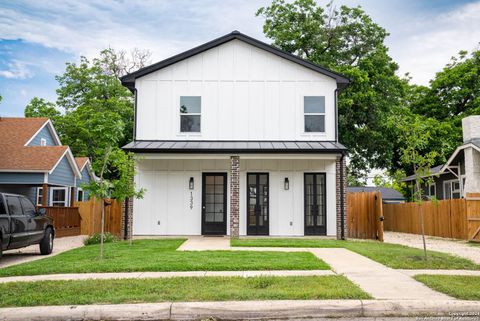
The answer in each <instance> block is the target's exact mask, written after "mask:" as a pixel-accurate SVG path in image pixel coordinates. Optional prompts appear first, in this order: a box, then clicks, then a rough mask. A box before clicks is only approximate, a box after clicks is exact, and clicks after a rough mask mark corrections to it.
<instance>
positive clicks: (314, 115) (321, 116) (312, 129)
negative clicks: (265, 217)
mask: <svg viewBox="0 0 480 321" xmlns="http://www.w3.org/2000/svg"><path fill="white" fill-rule="evenodd" d="M303 113H304V121H305V132H306V133H324V132H325V97H324V96H305V97H303Z"/></svg>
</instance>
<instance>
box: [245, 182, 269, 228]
mask: <svg viewBox="0 0 480 321" xmlns="http://www.w3.org/2000/svg"><path fill="white" fill-rule="evenodd" d="M268 212H269V208H268V174H264V173H248V174H247V235H268Z"/></svg>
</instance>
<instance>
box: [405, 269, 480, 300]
mask: <svg viewBox="0 0 480 321" xmlns="http://www.w3.org/2000/svg"><path fill="white" fill-rule="evenodd" d="M414 278H415V280H417V281H420V282H422V283H424V284H425V285H426V286H428V287H429V288H432V289H433V290H435V291H438V292H442V293H445V294H446V295H449V296H452V297H454V298H457V299H461V300H475V301H478V300H480V276H471V275H416V276H415V277H414Z"/></svg>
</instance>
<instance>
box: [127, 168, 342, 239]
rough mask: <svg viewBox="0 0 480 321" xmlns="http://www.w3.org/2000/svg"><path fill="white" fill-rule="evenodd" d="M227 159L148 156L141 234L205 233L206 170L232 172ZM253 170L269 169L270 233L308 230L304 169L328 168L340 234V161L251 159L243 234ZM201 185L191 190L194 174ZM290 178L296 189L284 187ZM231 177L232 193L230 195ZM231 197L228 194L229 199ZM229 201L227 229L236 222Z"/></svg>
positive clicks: (138, 223) (331, 210) (331, 216)
mask: <svg viewBox="0 0 480 321" xmlns="http://www.w3.org/2000/svg"><path fill="white" fill-rule="evenodd" d="M228 168H229V161H228V160H227V159H216V160H212V159H205V160H199V159H169V160H165V159H143V160H140V161H139V172H138V174H137V176H136V183H137V184H138V185H139V186H142V187H145V188H146V190H147V191H146V193H145V197H144V198H143V199H142V200H136V201H135V202H134V213H135V215H134V216H133V231H134V234H135V235H200V234H201V206H202V204H201V203H202V201H201V195H202V194H201V188H202V172H226V173H227V172H228ZM247 172H265V173H269V181H270V196H269V207H270V209H269V210H270V213H269V214H270V215H269V219H270V224H269V227H270V235H273V236H302V235H304V212H303V204H304V193H303V189H304V177H303V175H304V173H305V172H324V173H326V184H327V186H326V193H327V196H326V197H327V211H326V212H327V216H326V217H327V235H330V236H335V235H336V208H335V206H336V202H335V199H336V195H335V190H336V186H335V184H336V183H335V160H332V159H324V160H322V159H318V160H317V159H315V160H313V159H310V160H306V159H304V160H300V159H281V160H280V159H279V160H272V159H268V160H266V159H264V160H262V159H255V160H253V159H249V160H243V161H241V167H240V235H246V225H247V216H246V212H247V209H246V203H247V200H246V197H247V195H246V192H247V191H246V178H247ZM190 177H193V178H194V182H195V188H194V190H193V191H191V190H189V186H188V183H189V178H190ZM285 177H288V178H289V181H290V188H289V190H285V189H284V179H285ZM229 180H230V177H229V176H228V182H227V184H228V185H227V188H228V190H227V195H229V194H230V190H229ZM227 202H228V198H227ZM229 218H230V204H229V203H228V204H227V234H228V233H229V229H228V226H229V224H230V220H229Z"/></svg>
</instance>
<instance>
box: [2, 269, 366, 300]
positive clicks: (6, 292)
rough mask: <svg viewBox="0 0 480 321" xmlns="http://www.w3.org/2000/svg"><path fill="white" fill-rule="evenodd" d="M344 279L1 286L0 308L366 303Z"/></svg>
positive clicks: (184, 279)
mask: <svg viewBox="0 0 480 321" xmlns="http://www.w3.org/2000/svg"><path fill="white" fill-rule="evenodd" d="M369 298H370V296H369V295H368V294H367V293H365V292H363V291H362V290H361V289H360V288H359V287H358V286H356V285H355V284H353V283H352V282H350V281H349V280H347V279H346V278H345V277H343V276H306V277H302V276H298V277H251V278H242V277H191V278H188V277H182V278H164V279H113V280H82V281H40V282H12V283H4V284H0V306H2V307H19V306H38V305H84V304H120V303H141V302H164V301H182V302H183V301H185V302H186V301H227V300H313V299H369Z"/></svg>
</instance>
